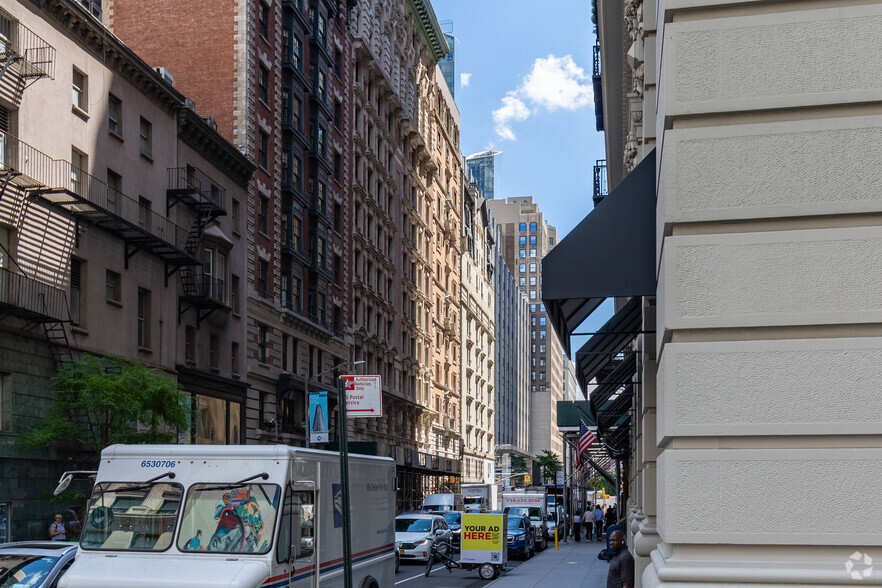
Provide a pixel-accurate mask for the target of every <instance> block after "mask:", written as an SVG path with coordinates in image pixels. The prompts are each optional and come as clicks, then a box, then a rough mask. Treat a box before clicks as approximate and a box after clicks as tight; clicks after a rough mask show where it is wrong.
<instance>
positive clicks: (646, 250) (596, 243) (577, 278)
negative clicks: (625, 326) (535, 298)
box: [542, 150, 656, 355]
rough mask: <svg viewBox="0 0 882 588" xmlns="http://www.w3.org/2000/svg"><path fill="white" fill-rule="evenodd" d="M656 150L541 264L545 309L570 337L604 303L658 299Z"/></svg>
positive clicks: (567, 338)
mask: <svg viewBox="0 0 882 588" xmlns="http://www.w3.org/2000/svg"><path fill="white" fill-rule="evenodd" d="M655 205H656V196H655V150H653V151H652V152H650V153H649V155H647V156H646V157H645V158H644V159H643V161H641V162H640V164H638V165H637V167H636V168H634V170H633V171H632V172H631V173H630V174H628V176H627V177H626V178H625V179H624V180H622V182H621V183H620V184H619V185H618V186H616V188H615V189H614V190H613V191H612V192H611V193H610V195H609V196H607V197H606V198H604V199H603V201H602V202H601V203H600V204H598V205H597V207H596V208H595V209H594V210H593V211H592V212H591V213H590V214H589V215H588V216H586V217H585V218H584V219H583V220H582V222H581V223H579V225H578V226H577V227H576V228H575V229H573V230H572V231H571V232H570V234H568V235H567V236H566V237H564V239H563V240H562V241H561V242H560V243H558V244H557V246H556V247H555V248H554V249H552V250H551V251H550V252H549V253H548V254H547V255H546V256H545V258H544V259H543V260H542V294H543V296H542V298H543V302H544V303H545V308H546V310H547V312H548V315H549V317H550V319H551V322H552V324H553V325H554V327H555V331H556V332H557V335H558V337H560V339H561V343H562V344H563V347H564V349H565V350H566V352H567V354H568V355H569V353H570V335H571V334H572V333H573V332H574V331H575V330H576V329H577V328H578V327H579V325H580V324H582V322H583V321H584V320H585V319H586V318H587V317H588V315H590V314H591V313H592V312H593V311H594V309H596V308H597V307H598V306H599V305H600V303H601V302H603V300H604V299H606V298H610V297H624V296H655V290H656V280H655V222H656V219H655Z"/></svg>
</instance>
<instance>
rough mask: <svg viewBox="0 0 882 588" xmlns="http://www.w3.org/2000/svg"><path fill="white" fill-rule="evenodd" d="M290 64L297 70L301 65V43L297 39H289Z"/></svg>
mask: <svg viewBox="0 0 882 588" xmlns="http://www.w3.org/2000/svg"><path fill="white" fill-rule="evenodd" d="M291 64H292V65H293V66H294V68H295V69H297V70H300V69H301V68H302V65H303V41H301V40H300V38H299V37H292V38H291Z"/></svg>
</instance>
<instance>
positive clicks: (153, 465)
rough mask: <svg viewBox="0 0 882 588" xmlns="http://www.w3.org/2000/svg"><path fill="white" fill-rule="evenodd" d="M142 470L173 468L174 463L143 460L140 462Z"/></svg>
mask: <svg viewBox="0 0 882 588" xmlns="http://www.w3.org/2000/svg"><path fill="white" fill-rule="evenodd" d="M141 467H142V468H173V467H175V462H173V461H166V460H150V459H145V460H144V461H142V462H141Z"/></svg>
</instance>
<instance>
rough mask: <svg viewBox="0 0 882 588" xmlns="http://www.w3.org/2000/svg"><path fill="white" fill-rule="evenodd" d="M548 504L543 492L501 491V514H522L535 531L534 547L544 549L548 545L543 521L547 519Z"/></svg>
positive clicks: (546, 531) (546, 530)
mask: <svg viewBox="0 0 882 588" xmlns="http://www.w3.org/2000/svg"><path fill="white" fill-rule="evenodd" d="M547 509H548V505H547V503H546V501H545V492H544V491H542V492H523V491H514V492H503V493H502V512H503V514H511V515H524V516H526V517H528V518H529V519H530V524H531V525H532V526H533V530H534V531H535V532H536V549H537V550H539V551H544V550H545V548H546V547H548V528H547V527H546V525H545V521H547V520H548V510H547Z"/></svg>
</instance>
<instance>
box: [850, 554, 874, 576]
mask: <svg viewBox="0 0 882 588" xmlns="http://www.w3.org/2000/svg"><path fill="white" fill-rule="evenodd" d="M845 571H846V572H848V574H849V575H850V576H851V577H852V579H854V580H866V579H867V578H869V577H870V575H871V574H872V573H873V558H872V557H870V556H869V555H867V554H866V553H861V552H860V551H855V552H854V553H852V554H851V556H849V558H848V559H847V560H846V561H845Z"/></svg>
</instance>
